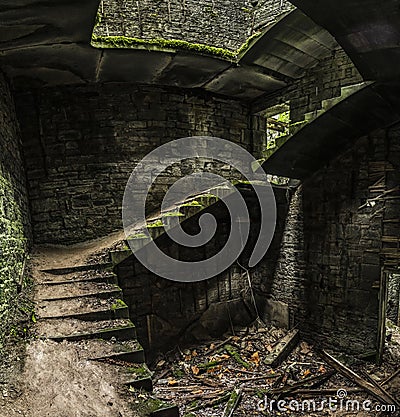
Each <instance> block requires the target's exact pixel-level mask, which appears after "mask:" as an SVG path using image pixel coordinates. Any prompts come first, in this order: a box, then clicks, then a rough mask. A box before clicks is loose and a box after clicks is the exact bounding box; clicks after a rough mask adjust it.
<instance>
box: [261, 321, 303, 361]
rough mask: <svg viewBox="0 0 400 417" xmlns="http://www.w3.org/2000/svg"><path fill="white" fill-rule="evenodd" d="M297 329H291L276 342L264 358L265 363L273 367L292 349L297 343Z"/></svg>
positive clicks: (284, 358)
mask: <svg viewBox="0 0 400 417" xmlns="http://www.w3.org/2000/svg"><path fill="white" fill-rule="evenodd" d="M299 335H300V333H299V331H298V330H297V329H295V330H291V331H290V332H289V333H288V334H287V335H286V336H284V337H283V338H282V339H281V340H280V341H279V342H278V344H277V345H276V346H275V347H274V349H273V350H272V352H270V354H269V355H267V357H266V358H265V359H264V363H265V364H266V365H269V366H271V367H272V368H275V367H276V366H279V365H280V364H281V363H282V362H283V361H284V360H286V358H287V357H288V356H289V355H290V354H291V353H292V350H293V349H294V348H295V347H296V346H297V344H298V343H299Z"/></svg>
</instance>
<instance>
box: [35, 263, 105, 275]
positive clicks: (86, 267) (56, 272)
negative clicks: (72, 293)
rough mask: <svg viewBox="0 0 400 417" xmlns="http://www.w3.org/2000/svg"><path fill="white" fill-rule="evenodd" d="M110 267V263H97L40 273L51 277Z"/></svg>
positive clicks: (46, 270)
mask: <svg viewBox="0 0 400 417" xmlns="http://www.w3.org/2000/svg"><path fill="white" fill-rule="evenodd" d="M111 267H112V264H110V263H97V264H91V265H78V266H67V267H64V268H52V269H42V270H41V272H44V273H46V274H52V275H67V274H73V273H78V272H85V271H93V270H106V269H108V268H111Z"/></svg>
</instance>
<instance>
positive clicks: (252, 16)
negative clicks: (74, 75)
mask: <svg viewBox="0 0 400 417" xmlns="http://www.w3.org/2000/svg"><path fill="white" fill-rule="evenodd" d="M292 8H293V6H292V5H291V4H290V3H289V2H288V1H286V0H260V1H258V4H257V6H256V7H254V6H253V5H252V4H251V2H250V1H248V0H238V1H232V0H218V1H215V0H166V1H164V0H158V1H154V0H140V1H133V0H103V1H102V2H101V5H100V8H99V12H98V21H99V23H98V24H97V26H96V27H95V28H94V34H95V35H100V36H127V37H133V38H141V39H160V38H161V39H178V40H184V41H187V42H191V43H201V44H206V45H211V46H216V47H221V48H224V49H230V50H237V49H239V48H240V46H241V45H242V44H244V43H245V41H246V39H247V38H248V37H249V36H250V35H252V34H253V33H254V31H255V30H260V29H261V28H263V27H265V26H266V25H267V24H269V23H271V22H273V21H274V20H275V19H276V18H277V17H278V16H279V15H281V14H282V13H284V12H286V11H288V10H290V9H292Z"/></svg>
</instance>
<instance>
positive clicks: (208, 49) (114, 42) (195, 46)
mask: <svg viewBox="0 0 400 417" xmlns="http://www.w3.org/2000/svg"><path fill="white" fill-rule="evenodd" d="M92 46H94V47H96V48H124V49H141V48H143V49H148V50H154V51H166V52H176V50H186V51H191V52H197V53H201V54H206V55H214V56H217V57H220V58H223V59H226V60H229V61H235V60H236V53H235V52H232V51H229V50H227V49H223V48H217V47H214V46H209V45H205V44H201V43H190V42H186V41H182V40H179V39H171V40H169V39H161V38H160V39H139V38H128V37H125V36H97V35H93V36H92Z"/></svg>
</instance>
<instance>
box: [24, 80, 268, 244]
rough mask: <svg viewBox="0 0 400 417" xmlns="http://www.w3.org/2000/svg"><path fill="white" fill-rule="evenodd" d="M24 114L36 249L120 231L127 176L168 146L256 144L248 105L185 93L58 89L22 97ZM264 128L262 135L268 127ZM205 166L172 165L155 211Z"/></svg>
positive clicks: (152, 199)
mask: <svg viewBox="0 0 400 417" xmlns="http://www.w3.org/2000/svg"><path fill="white" fill-rule="evenodd" d="M17 109H18V117H19V120H20V125H21V130H22V136H23V145H24V155H25V163H26V168H27V177H28V185H29V197H30V203H31V211H32V220H33V232H34V238H35V241H36V243H56V244H71V243H76V242H80V241H85V240H89V239H93V238H98V237H100V236H104V235H107V234H109V233H111V232H112V231H115V230H121V229H122V221H121V205H122V197H123V193H124V190H125V186H126V183H127V181H128V178H129V176H130V174H131V172H132V171H133V169H134V168H135V166H136V164H137V163H138V161H140V160H141V159H142V158H143V157H144V156H145V155H146V154H147V153H148V152H150V151H151V150H153V149H154V148H156V147H158V146H159V145H161V144H163V143H166V142H169V141H171V140H174V139H178V138H183V137H188V136H201V135H208V136H216V137H221V138H224V139H228V140H231V141H233V142H235V143H238V144H240V145H241V146H243V147H244V148H246V149H247V150H250V151H251V147H252V145H251V142H252V131H251V128H250V126H251V123H250V121H249V117H250V116H249V112H248V108H247V107H246V106H244V105H241V104H240V103H238V102H235V101H232V100H225V99H220V98H213V97H209V96H207V95H198V94H195V93H184V92H182V91H181V90H176V89H164V88H159V87H144V86H142V87H140V86H135V85H126V84H124V85H120V84H112V85H104V86H98V85H91V86H80V87H60V88H49V89H43V90H40V91H35V92H30V93H24V94H19V95H18V96H17ZM257 125H259V126H260V132H259V136H258V137H261V138H262V137H263V135H265V132H263V131H262V123H259V124H257ZM261 142H262V141H261ZM261 148H262V143H260V144H259V148H256V147H254V149H253V150H254V153H255V156H256V157H257V156H258V153H257V152H258V149H261ZM196 164H197V165H196ZM204 164H205V163H204V162H201V161H197V163H194V162H193V161H186V162H185V161H183V162H182V164H181V165H178V166H173V167H170V169H169V170H168V172H165V175H162V176H160V178H159V179H158V182H156V186H155V187H154V188H153V191H152V193H151V194H150V196H149V199H148V203H149V206H150V207H154V206H158V205H159V204H160V202H161V199H162V198H163V197H164V195H165V191H166V190H167V189H168V186H169V185H171V184H172V183H174V182H175V181H176V180H177V179H178V178H180V177H181V176H183V175H184V174H185V175H186V174H187V173H188V172H193V171H195V170H203V169H204ZM215 168H216V172H217V173H220V174H221V175H222V176H224V177H225V178H228V179H232V178H237V175H236V173H235V171H234V170H233V169H231V167H227V166H217V167H215Z"/></svg>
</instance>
